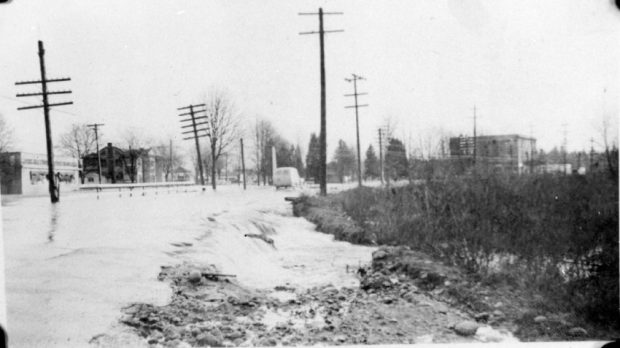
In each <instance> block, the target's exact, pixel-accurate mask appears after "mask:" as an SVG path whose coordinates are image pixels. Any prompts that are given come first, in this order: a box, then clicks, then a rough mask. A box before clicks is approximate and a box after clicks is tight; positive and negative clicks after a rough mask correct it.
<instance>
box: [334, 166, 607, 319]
mask: <svg viewBox="0 0 620 348" xmlns="http://www.w3.org/2000/svg"><path fill="white" fill-rule="evenodd" d="M334 199H335V201H336V202H337V203H338V204H340V207H341V208H342V209H343V210H344V211H345V212H346V213H347V214H348V215H349V216H350V217H351V218H352V219H353V220H354V221H356V222H357V224H358V225H359V226H361V227H362V228H363V229H364V230H365V231H366V232H367V233H373V234H375V235H376V238H377V242H378V243H381V244H400V245H409V246H411V247H412V248H415V249H418V250H421V251H424V252H427V253H430V254H432V255H434V256H435V257H438V258H440V259H442V260H443V261H444V262H448V263H450V264H453V265H458V266H461V267H464V268H465V269H467V270H469V271H470V272H475V273H478V274H480V275H483V276H490V275H492V274H493V273H495V272H498V271H508V272H510V273H512V274H515V273H516V274H519V276H520V277H522V278H523V279H522V281H521V282H520V283H522V284H523V286H526V287H528V288H530V289H531V290H534V291H538V292H541V293H544V294H548V295H549V298H554V299H560V300H562V301H564V305H570V306H572V307H573V308H575V309H578V310H581V311H583V312H584V313H586V315H588V317H589V318H590V319H591V320H598V321H604V320H612V321H614V322H615V323H618V180H617V178H613V179H610V178H609V176H606V175H588V176H552V175H537V176H526V175H524V176H511V175H487V176H467V177H452V178H443V179H441V180H426V181H424V182H422V183H417V184H411V185H409V186H405V187H399V188H392V189H390V190H386V189H381V188H379V189H371V188H359V189H354V190H350V191H345V192H342V193H340V194H338V195H337V196H336V197H335V198H334Z"/></svg>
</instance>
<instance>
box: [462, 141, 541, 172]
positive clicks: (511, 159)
mask: <svg viewBox="0 0 620 348" xmlns="http://www.w3.org/2000/svg"><path fill="white" fill-rule="evenodd" d="M474 150H475V158H474ZM535 154H536V139H535V138H530V137H525V136H521V135H518V134H508V135H483V136H478V137H476V138H475V143H474V138H473V137H463V136H459V137H454V138H450V156H451V158H470V159H472V160H475V161H476V163H480V164H483V165H485V166H487V167H489V168H493V169H496V170H501V171H507V172H516V173H529V172H531V169H532V168H533V165H534V161H533V160H534V156H535Z"/></svg>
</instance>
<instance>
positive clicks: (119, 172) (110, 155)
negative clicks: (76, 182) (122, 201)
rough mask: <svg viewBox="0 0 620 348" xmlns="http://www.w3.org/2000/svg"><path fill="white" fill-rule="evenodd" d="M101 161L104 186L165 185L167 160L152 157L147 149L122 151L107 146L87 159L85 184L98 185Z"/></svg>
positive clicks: (84, 168)
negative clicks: (129, 184)
mask: <svg viewBox="0 0 620 348" xmlns="http://www.w3.org/2000/svg"><path fill="white" fill-rule="evenodd" d="M99 158H100V160H101V183H102V184H122V183H132V182H133V183H147V182H162V181H164V178H163V173H164V170H163V167H164V159H163V158H161V157H159V156H153V155H151V154H149V150H148V149H131V150H130V149H127V150H124V149H121V148H118V147H116V146H112V144H111V143H108V146H106V147H105V148H103V149H101V150H99V157H97V153H91V154H88V155H86V156H84V161H83V162H84V165H83V170H84V183H85V184H87V185H88V184H91V185H93V184H99V164H98V161H99Z"/></svg>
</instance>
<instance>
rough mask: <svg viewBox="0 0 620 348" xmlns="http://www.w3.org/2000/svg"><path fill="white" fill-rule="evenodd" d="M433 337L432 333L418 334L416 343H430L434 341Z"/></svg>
mask: <svg viewBox="0 0 620 348" xmlns="http://www.w3.org/2000/svg"><path fill="white" fill-rule="evenodd" d="M433 339H434V337H433V335H431V334H428V335H422V336H418V337H416V338H415V343H416V344H424V343H426V344H430V343H433Z"/></svg>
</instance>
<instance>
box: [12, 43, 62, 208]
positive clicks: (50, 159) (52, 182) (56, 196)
mask: <svg viewBox="0 0 620 348" xmlns="http://www.w3.org/2000/svg"><path fill="white" fill-rule="evenodd" d="M39 66H40V69H41V80H39V81H20V82H15V85H30V84H41V92H36V93H21V94H17V97H32V96H42V97H43V105H35V106H25V107H21V108H17V110H26V109H38V108H43V115H44V116H45V140H46V141H45V143H46V147H47V181H48V183H49V193H50V199H51V201H52V203H57V202H58V201H59V200H60V188H59V186H58V183H57V182H56V179H55V175H54V148H53V146H52V127H51V123H50V108H51V107H52V106H61V105H71V104H73V102H71V101H70V102H62V103H54V104H50V103H49V101H48V96H49V95H52V94H69V93H71V91H68V90H66V91H54V92H50V91H48V90H47V84H48V83H49V82H62V81H71V79H70V78H68V77H65V78H60V79H48V78H47V77H46V74H45V49H44V48H43V41H40V40H39Z"/></svg>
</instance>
